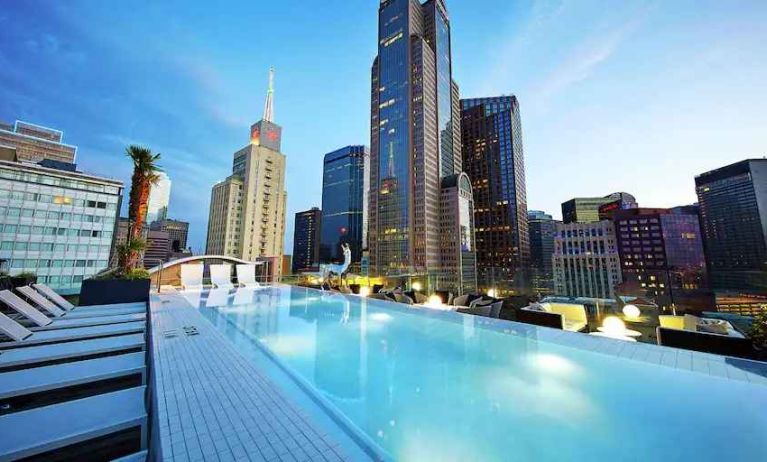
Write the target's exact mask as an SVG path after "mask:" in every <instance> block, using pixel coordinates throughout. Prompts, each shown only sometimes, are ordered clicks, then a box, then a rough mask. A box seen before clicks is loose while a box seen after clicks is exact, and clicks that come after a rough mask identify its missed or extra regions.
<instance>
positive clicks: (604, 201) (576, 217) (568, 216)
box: [562, 192, 637, 223]
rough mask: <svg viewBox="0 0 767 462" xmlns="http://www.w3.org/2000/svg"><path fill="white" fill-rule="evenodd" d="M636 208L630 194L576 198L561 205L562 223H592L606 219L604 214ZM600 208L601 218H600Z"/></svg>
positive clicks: (620, 193) (617, 193) (621, 193)
mask: <svg viewBox="0 0 767 462" xmlns="http://www.w3.org/2000/svg"><path fill="white" fill-rule="evenodd" d="M636 207H637V201H636V199H635V198H634V196H632V195H631V194H628V193H625V192H616V193H612V194H609V195H607V196H604V197H576V198H574V199H570V200H569V201H567V202H563V203H562V221H563V222H564V223H593V222H595V221H599V220H602V219H606V218H608V217H605V216H604V215H605V213H608V215H609V212H611V211H612V210H618V209H632V208H636ZM600 208H602V216H601V217H600V213H599V211H600Z"/></svg>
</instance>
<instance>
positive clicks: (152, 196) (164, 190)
mask: <svg viewBox="0 0 767 462" xmlns="http://www.w3.org/2000/svg"><path fill="white" fill-rule="evenodd" d="M158 175H159V176H160V179H159V180H158V181H157V183H156V184H153V185H152V188H151V189H150V190H149V201H148V202H147V208H146V222H147V224H151V223H152V222H153V221H157V220H164V219H166V218H168V204H169V203H170V186H171V181H170V178H169V177H168V175H167V174H166V173H165V172H160V173H159V174H158Z"/></svg>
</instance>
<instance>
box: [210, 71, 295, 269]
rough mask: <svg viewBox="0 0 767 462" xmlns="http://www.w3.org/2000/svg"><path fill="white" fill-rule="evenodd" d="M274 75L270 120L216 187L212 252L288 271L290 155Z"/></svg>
mask: <svg viewBox="0 0 767 462" xmlns="http://www.w3.org/2000/svg"><path fill="white" fill-rule="evenodd" d="M273 75H274V74H273V71H270V72H269V90H268V92H267V98H266V104H265V109H264V118H263V119H262V120H260V121H259V122H257V123H255V124H253V125H252V126H251V128H250V144H249V145H248V146H246V147H244V148H242V149H240V150H239V151H237V152H236V153H235V154H234V162H233V165H232V175H231V176H229V178H227V179H226V180H224V181H222V182H219V183H217V184H216V185H214V186H213V190H212V193H211V201H210V216H209V218H208V239H207V250H206V253H208V254H215V255H228V256H233V257H238V258H242V259H244V260H248V261H255V260H257V259H265V258H268V259H270V261H271V260H273V261H274V265H273V266H272V268H271V271H272V272H273V274H276V275H279V274H281V272H282V270H281V267H282V255H283V245H284V233H285V206H286V202H287V191H285V162H286V158H285V155H284V154H282V153H281V152H280V144H281V139H282V127H280V126H279V125H277V124H275V123H274V122H273V121H272V114H273V111H274V105H273V104H274V103H273V93H274V86H273Z"/></svg>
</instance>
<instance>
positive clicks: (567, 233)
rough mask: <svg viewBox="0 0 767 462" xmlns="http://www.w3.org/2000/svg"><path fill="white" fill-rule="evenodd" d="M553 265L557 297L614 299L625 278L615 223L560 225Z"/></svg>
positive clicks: (555, 240)
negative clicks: (617, 288)
mask: <svg viewBox="0 0 767 462" xmlns="http://www.w3.org/2000/svg"><path fill="white" fill-rule="evenodd" d="M552 266H553V271H554V293H555V294H556V295H565V296H569V297H589V298H614V296H615V288H616V286H618V285H619V284H620V283H621V282H622V280H623V279H622V274H621V266H620V258H619V255H618V243H617V240H616V236H615V227H614V226H613V223H612V222H611V221H608V220H604V221H598V222H593V223H562V224H558V225H557V234H556V236H555V237H554V255H553V256H552Z"/></svg>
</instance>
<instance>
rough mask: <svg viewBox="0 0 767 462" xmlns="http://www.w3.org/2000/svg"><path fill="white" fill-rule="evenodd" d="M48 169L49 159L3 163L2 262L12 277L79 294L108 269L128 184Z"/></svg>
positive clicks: (0, 177) (0, 204) (0, 208)
mask: <svg viewBox="0 0 767 462" xmlns="http://www.w3.org/2000/svg"><path fill="white" fill-rule="evenodd" d="M30 156H31V157H32V158H35V159H40V158H44V156H42V155H37V154H35V153H31V154H30ZM53 164H54V165H58V164H61V163H60V162H53ZM46 165H51V163H50V161H49V160H48V159H46V160H43V161H42V162H41V163H40V164H36V163H32V162H14V161H8V160H0V229H2V234H0V236H1V237H0V259H3V260H5V261H6V262H7V267H8V269H9V272H10V274H11V275H14V274H19V273H22V272H32V273H35V274H36V275H37V280H38V281H39V282H42V283H45V284H48V285H50V286H51V287H53V288H54V289H56V290H57V291H59V292H62V293H74V292H77V291H79V289H80V284H81V283H82V281H83V279H86V278H88V277H90V276H92V275H94V274H96V273H97V272H99V271H101V270H103V269H106V268H107V266H108V263H109V253H110V250H111V247H112V239H113V237H114V232H115V228H116V225H115V222H116V220H117V217H118V213H119V210H120V201H121V198H122V192H123V184H122V183H121V182H120V181H117V180H112V179H107V178H104V177H100V176H94V175H90V174H86V173H82V172H79V171H76V169H75V168H74V165H72V164H65V165H68V166H66V168H51V167H48V166H46Z"/></svg>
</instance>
